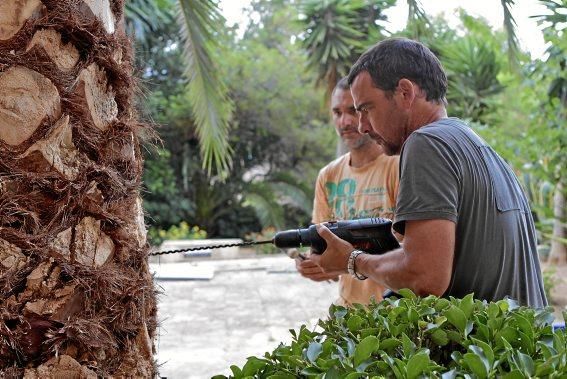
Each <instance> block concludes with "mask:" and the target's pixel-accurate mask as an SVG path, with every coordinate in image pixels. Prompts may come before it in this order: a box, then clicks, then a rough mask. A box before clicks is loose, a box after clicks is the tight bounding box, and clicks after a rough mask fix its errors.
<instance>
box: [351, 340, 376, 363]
mask: <svg viewBox="0 0 567 379" xmlns="http://www.w3.org/2000/svg"><path fill="white" fill-rule="evenodd" d="M378 346H379V341H378V338H376V337H374V336H368V337H366V338H364V339H363V340H362V341H360V343H359V344H358V345H357V346H356V349H355V351H354V365H355V366H358V365H360V364H361V363H362V362H363V361H365V360H367V359H368V358H370V356H371V355H372V353H373V352H374V351H375V350H376V349H378Z"/></svg>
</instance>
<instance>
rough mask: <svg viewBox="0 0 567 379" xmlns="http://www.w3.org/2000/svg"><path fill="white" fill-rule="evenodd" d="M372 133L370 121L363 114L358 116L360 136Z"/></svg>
mask: <svg viewBox="0 0 567 379" xmlns="http://www.w3.org/2000/svg"><path fill="white" fill-rule="evenodd" d="M369 131H370V125H369V123H368V119H367V118H366V116H365V115H364V114H363V113H359V115H358V132H359V133H360V134H364V133H368V132H369Z"/></svg>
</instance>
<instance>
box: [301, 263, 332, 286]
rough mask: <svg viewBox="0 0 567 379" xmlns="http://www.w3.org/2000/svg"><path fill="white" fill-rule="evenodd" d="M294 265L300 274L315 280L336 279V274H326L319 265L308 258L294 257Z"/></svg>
mask: <svg viewBox="0 0 567 379" xmlns="http://www.w3.org/2000/svg"><path fill="white" fill-rule="evenodd" d="M295 267H296V268H297V271H299V273H300V274H301V276H303V277H305V278H307V279H311V280H314V281H316V282H323V281H326V280H327V281H328V280H335V281H336V280H337V279H338V276H337V275H336V274H327V273H326V272H324V271H323V270H322V269H321V267H319V266H317V265H316V264H315V263H313V261H312V260H311V259H310V258H303V259H301V258H295Z"/></svg>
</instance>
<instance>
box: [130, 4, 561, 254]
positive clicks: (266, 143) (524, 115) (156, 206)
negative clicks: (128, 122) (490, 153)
mask: <svg viewBox="0 0 567 379" xmlns="http://www.w3.org/2000/svg"><path fill="white" fill-rule="evenodd" d="M539 2H540V3H541V4H542V5H543V6H544V7H545V9H546V12H544V13H545V14H542V15H533V17H535V18H536V19H537V20H538V22H539V23H540V25H541V28H542V30H543V33H544V36H545V40H546V42H547V43H548V50H547V52H546V54H545V55H544V57H543V58H537V59H534V58H532V57H531V56H530V55H529V53H527V52H525V51H523V50H522V49H521V48H520V46H519V45H518V40H517V37H516V34H515V21H514V19H513V9H514V6H516V5H515V4H514V1H512V0H502V1H501V4H502V7H503V10H504V12H503V14H504V18H503V22H502V27H501V28H498V29H495V28H493V27H491V26H490V25H489V24H488V22H487V21H486V20H484V19H482V18H477V17H473V16H471V15H469V14H467V13H466V12H465V11H464V10H461V11H460V14H459V18H460V25H459V26H458V27H452V26H450V24H449V23H448V22H447V20H446V19H444V18H442V17H432V16H430V15H428V13H427V9H424V8H423V7H422V6H421V4H420V2H419V1H415V0H414V1H410V0H407V3H408V5H409V14H408V19H407V25H406V27H405V29H404V30H402V31H400V32H397V33H395V34H394V35H402V36H407V37H411V38H415V39H419V40H421V41H423V42H424V43H426V44H427V45H428V46H430V47H431V48H432V49H433V50H434V52H435V53H436V54H438V56H439V57H440V59H441V61H442V62H443V64H444V66H445V68H446V69H447V71H448V73H449V78H450V89H449V98H448V100H449V114H450V115H452V116H458V117H462V118H465V119H468V120H469V121H470V122H471V125H472V127H473V128H475V129H476V130H477V131H478V133H479V134H481V135H482V136H483V137H484V138H485V139H486V140H487V141H488V142H489V143H491V144H492V145H493V146H494V147H495V149H496V150H497V151H499V152H500V153H501V155H503V156H504V157H505V158H506V159H507V161H508V162H509V163H510V165H511V166H512V167H513V168H514V170H515V171H516V172H517V174H518V176H519V177H520V178H521V180H522V181H523V184H524V185H525V189H526V192H527V193H528V195H529V197H530V201H531V205H532V208H533V210H534V212H535V215H536V218H537V221H538V229H539V232H540V243H541V244H542V245H548V246H550V247H551V250H552V253H551V254H552V255H553V256H554V258H553V259H554V260H555V261H557V262H565V261H567V252H566V250H565V245H566V242H567V240H566V236H565V227H566V221H565V194H566V186H565V177H566V176H565V174H566V170H567V153H566V149H565V147H566V144H567V128H566V122H565V118H566V115H567V74H566V71H565V66H566V63H567V62H566V60H567V58H566V57H567V37H566V35H565V27H566V25H567V1H566V0H543V1H539ZM395 3H396V1H395V0H379V1H369V0H357V1H346V0H319V1H314V0H300V1H283V0H272V1H268V0H253V1H252V2H251V5H250V6H249V8H248V9H247V12H248V16H249V18H248V20H249V22H248V25H246V27H245V30H244V33H243V34H242V33H239V32H238V30H237V29H236V28H235V27H228V26H226V23H225V21H224V19H223V18H222V16H221V15H220V12H219V10H218V7H217V4H216V2H215V1H212V0H208V1H207V0H199V1H195V0H186V1H182V0H179V1H177V0H136V1H130V2H129V3H128V4H127V7H126V25H127V28H128V30H129V31H130V33H132V35H134V37H135V39H136V53H137V57H138V67H139V70H140V71H139V76H141V77H142V83H141V84H142V91H141V93H142V96H140V97H139V109H142V110H143V112H144V117H145V118H146V119H148V120H151V121H153V122H154V123H155V124H156V125H157V130H158V133H159V136H160V139H159V140H158V141H154V142H155V143H153V144H148V145H147V146H146V163H145V167H146V170H145V177H144V182H145V194H144V200H145V210H146V213H147V224H148V225H149V226H150V235H151V236H152V237H153V240H154V242H155V243H157V242H159V239H160V235H161V236H162V237H163V236H164V235H167V233H165V234H164V233H163V231H165V230H168V229H170V228H171V227H172V226H175V225H178V224H180V223H181V222H186V223H188V224H189V225H191V226H198V227H199V228H200V230H205V231H206V233H207V235H208V236H209V237H223V236H226V237H244V236H246V235H247V234H248V233H251V232H255V233H257V232H260V231H261V230H262V229H263V228H268V227H276V228H284V227H293V226H299V225H306V224H307V223H308V222H309V219H310V213H311V199H312V195H313V183H314V181H315V177H316V174H317V171H318V170H319V169H320V168H321V167H322V166H323V165H324V164H326V163H327V162H328V161H329V160H330V159H332V158H333V157H334V156H335V154H336V143H337V141H336V137H335V135H334V131H333V128H332V126H331V124H330V122H329V114H328V111H327V106H326V104H327V101H328V95H329V91H330V89H332V87H333V86H334V84H335V83H336V81H337V80H338V79H339V78H340V77H341V76H343V75H344V74H345V73H347V71H348V68H349V66H350V65H351V64H352V63H353V61H354V60H355V59H356V57H357V56H358V55H359V54H360V53H361V52H362V51H364V50H365V49H366V48H368V47H369V46H370V45H372V44H373V43H375V42H377V41H379V40H380V39H382V38H385V37H387V36H391V35H393V34H392V33H390V32H389V31H388V23H387V21H388V20H387V17H386V16H385V14H384V11H385V10H386V9H388V8H389V7H392V6H394V5H395ZM160 230H161V231H162V232H161V233H160V232H159V231H160ZM544 250H545V249H542V251H544Z"/></svg>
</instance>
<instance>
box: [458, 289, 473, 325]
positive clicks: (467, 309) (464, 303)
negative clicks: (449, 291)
mask: <svg viewBox="0 0 567 379" xmlns="http://www.w3.org/2000/svg"><path fill="white" fill-rule="evenodd" d="M459 309H460V310H461V311H463V313H464V314H465V317H466V318H467V319H468V318H469V317H471V315H472V312H473V309H474V298H473V294H472V293H471V294H468V295H467V296H465V297H464V298H463V299H462V300H461V303H460V304H459Z"/></svg>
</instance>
